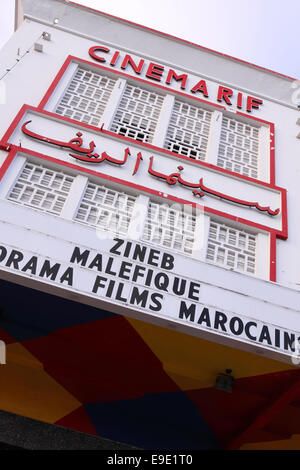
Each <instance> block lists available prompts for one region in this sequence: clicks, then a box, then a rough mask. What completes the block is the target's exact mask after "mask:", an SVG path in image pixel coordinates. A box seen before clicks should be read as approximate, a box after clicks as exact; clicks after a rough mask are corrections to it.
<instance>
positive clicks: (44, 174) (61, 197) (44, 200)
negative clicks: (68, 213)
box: [8, 163, 74, 215]
mask: <svg viewBox="0 0 300 470" xmlns="http://www.w3.org/2000/svg"><path fill="white" fill-rule="evenodd" d="M73 180H74V178H73V177H72V176H69V175H66V174H65V173H63V172H62V171H53V170H50V169H49V168H45V167H44V166H42V165H35V164H33V163H25V165H24V167H23V170H22V171H21V174H20V176H19V178H18V180H17V182H16V183H15V185H14V187H13V189H12V190H11V191H10V193H9V195H8V199H10V200H11V201H14V202H18V203H20V204H23V205H25V206H30V207H34V208H35V209H39V210H41V211H44V212H50V213H52V214H57V215H60V213H61V211H62V208H63V206H64V203H65V201H66V199H67V197H68V194H69V191H70V189H71V185H72V183H73Z"/></svg>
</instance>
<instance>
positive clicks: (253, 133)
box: [217, 116, 259, 178]
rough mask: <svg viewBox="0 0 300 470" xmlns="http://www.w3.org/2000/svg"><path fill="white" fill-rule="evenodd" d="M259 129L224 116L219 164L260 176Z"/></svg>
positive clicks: (238, 171)
mask: <svg viewBox="0 0 300 470" xmlns="http://www.w3.org/2000/svg"><path fill="white" fill-rule="evenodd" d="M258 152H259V129H258V128H257V127H254V126H251V125H249V124H244V123H242V122H239V121H237V120H236V119H229V118H227V117H226V116H223V119H222V128H221V137H220V146H219V153H218V159H217V165H218V166H220V167H221V168H225V169H226V170H230V171H234V172H235V173H240V174H241V175H245V176H250V177H252V178H257V177H258Z"/></svg>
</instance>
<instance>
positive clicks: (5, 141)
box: [0, 105, 288, 282]
mask: <svg viewBox="0 0 300 470" xmlns="http://www.w3.org/2000/svg"><path fill="white" fill-rule="evenodd" d="M27 111H36V112H37V113H38V114H42V115H45V116H49V117H51V118H54V119H55V120H57V121H64V122H68V123H70V124H73V125H74V126H76V127H77V128H78V127H80V128H86V129H89V130H92V131H93V132H95V133H97V134H105V135H108V136H111V137H114V138H115V139H118V140H120V141H124V142H126V143H128V142H129V143H132V144H134V145H135V146H141V147H142V148H143V147H144V148H148V149H153V150H155V151H157V152H161V153H162V152H163V153H166V154H168V155H172V156H174V157H176V158H178V159H183V160H188V161H190V159H189V158H188V157H184V156H182V155H178V154H176V153H173V152H170V151H169V150H166V149H161V148H159V147H155V146H153V145H150V144H146V143H143V142H138V141H136V140H134V139H131V138H128V137H124V136H120V135H119V134H115V133H114V132H110V131H106V130H101V129H99V128H98V127H94V126H90V125H88V124H83V123H81V122H79V121H75V120H73V119H69V118H66V117H64V116H59V115H57V114H54V113H50V112H49V111H44V110H41V109H38V108H34V107H33V106H29V105H24V106H23V107H22V108H21V110H20V111H19V113H18V114H17V116H16V117H15V119H14V120H13V122H12V124H11V125H10V127H9V129H8V130H7V132H6V133H5V135H4V136H3V138H2V140H1V142H0V148H2V149H4V150H7V151H9V156H8V158H7V159H6V161H5V163H4V165H3V166H2V167H1V170H0V179H1V178H2V177H3V175H4V173H5V171H6V170H7V168H8V167H9V165H10V164H11V162H12V161H13V158H14V157H15V155H16V154H17V152H18V151H21V152H23V153H26V154H28V155H31V156H33V157H36V158H41V159H43V160H47V161H50V162H52V163H55V164H59V165H63V166H66V167H69V168H71V169H75V170H77V171H80V172H83V173H87V174H90V175H93V176H96V177H98V178H102V179H104V180H108V181H112V182H114V183H118V184H121V185H124V186H128V187H131V188H132V189H134V190H137V191H143V192H145V193H148V194H152V195H155V196H160V192H159V191H156V190H153V189H151V188H147V187H144V186H141V185H136V184H134V183H130V182H128V181H125V180H122V179H119V178H115V177H112V176H108V175H106V174H103V173H100V172H96V171H94V170H90V169H87V168H83V167H81V166H78V165H75V164H71V163H68V162H64V161H62V160H58V159H56V158H53V157H51V156H49V155H44V154H41V153H38V152H34V151H32V150H30V149H27V148H23V147H19V146H16V145H12V144H10V143H9V138H10V136H11V135H12V133H13V132H14V130H15V128H16V127H17V125H18V123H19V122H20V120H21V119H22V117H23V116H24V114H25V113H26V112H27ZM194 163H195V164H197V165H199V166H204V167H209V168H212V169H213V170H217V171H218V172H220V173H225V174H229V175H232V176H236V173H232V172H230V171H228V170H224V169H222V168H219V167H216V166H214V165H210V164H207V163H205V162H200V161H195V162H194ZM239 176H241V175H239ZM241 179H245V180H247V181H250V182H252V183H255V184H256V185H258V186H264V187H268V188H270V189H274V190H277V191H279V192H280V193H281V200H282V206H281V214H282V230H277V229H272V228H270V227H267V226H264V225H261V224H257V223H254V222H251V221H249V220H246V219H242V218H237V217H236V216H233V215H231V214H228V213H225V212H221V211H217V210H215V209H211V208H209V207H204V211H205V212H206V213H208V214H213V215H217V216H220V217H223V218H226V219H229V220H232V221H234V222H240V223H242V224H244V225H248V226H251V227H254V228H256V229H259V230H263V231H266V232H268V233H270V280H271V281H274V282H275V281H276V238H277V237H278V238H281V239H286V238H287V236H288V232H287V201H286V189H284V188H280V187H278V186H275V185H274V184H271V183H265V182H261V181H258V180H255V179H253V178H248V177H246V176H243V177H241ZM165 199H168V200H170V201H173V202H177V203H180V204H186V202H187V201H186V200H183V199H180V198H177V197H175V196H171V195H168V197H167V198H165ZM189 204H192V206H193V207H198V208H203V205H202V204H198V203H196V202H194V203H190V202H189Z"/></svg>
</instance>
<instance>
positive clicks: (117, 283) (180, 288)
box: [0, 208, 300, 360]
mask: <svg viewBox="0 0 300 470" xmlns="http://www.w3.org/2000/svg"><path fill="white" fill-rule="evenodd" d="M20 210H21V211H22V210H23V208H20ZM10 238H14V234H13V233H12V230H10V231H6V230H4V234H3V237H2V240H5V239H6V240H9V239H10ZM34 238H35V240H37V238H36V236H35V237H34ZM40 243H43V240H42V239H41V240H40ZM60 245H61V246H56V253H55V252H54V250H55V243H53V240H51V241H50V243H48V247H46V249H44V253H46V252H48V255H49V256H46V255H45V254H40V255H37V254H35V253H34V247H33V246H32V248H31V250H30V249H28V246H27V247H26V248H19V249H15V248H13V246H11V245H10V243H3V242H2V244H1V245H0V267H1V271H2V277H3V272H4V273H5V272H12V273H14V274H17V275H18V276H20V275H21V276H25V277H26V278H28V279H31V280H35V281H39V282H41V283H47V285H49V284H50V285H51V284H52V285H58V286H60V287H61V288H63V289H64V290H70V291H72V292H73V293H77V297H78V299H80V300H81V298H84V299H85V300H86V298H90V299H93V300H94V301H93V302H92V304H93V305H97V306H99V307H102V308H105V307H106V306H109V309H110V310H112V311H114V312H115V313H119V314H124V315H128V316H133V317H135V318H139V319H142V320H146V321H147V320H148V321H149V320H150V321H151V322H154V323H158V324H161V325H167V326H170V325H172V327H173V328H175V329H178V330H181V331H184V332H188V333H191V334H193V335H196V336H200V337H203V338H207V339H210V340H213V341H217V342H221V343H224V344H231V345H235V346H236V347H240V348H242V349H249V350H250V351H251V350H253V349H254V350H255V351H256V352H257V350H258V349H260V350H261V353H262V354H266V355H271V357H277V356H280V357H281V358H285V360H288V358H289V357H290V356H291V355H293V354H294V353H295V352H297V344H298V342H299V341H300V334H299V332H298V333H297V332H296V331H291V330H289V329H286V328H283V327H280V326H276V325H274V324H271V323H268V322H264V321H262V320H260V319H254V318H251V317H247V316H246V315H243V314H242V313H234V312H232V311H228V310H227V309H223V308H221V307H218V306H216V305H214V304H212V303H209V302H207V301H206V300H211V299H212V297H211V296H210V295H208V294H209V290H211V287H210V286H209V285H208V284H207V283H206V282H205V280H203V281H200V282H199V280H195V279H193V278H190V277H189V276H187V275H186V276H184V275H183V274H181V273H178V271H180V269H178V268H179V266H180V265H182V263H183V262H184V261H183V260H182V259H180V258H181V257H180V255H178V256H174V255H173V254H170V253H168V252H166V251H162V250H159V249H154V248H152V247H150V246H148V245H146V244H143V243H139V242H134V241H130V240H127V239H124V238H121V237H115V238H114V239H106V240H103V241H102V246H103V248H102V249H101V251H96V250H94V249H88V248H86V247H85V246H80V245H76V244H74V245H73V244H72V246H69V248H68V249H66V248H67V247H66V244H65V243H63V242H60ZM69 245H70V244H69ZM39 246H44V245H42V244H41V245H39ZM62 247H63V249H61V248H62ZM57 253H60V257H59V259H57ZM62 253H64V255H63V256H62ZM62 257H63V258H64V259H61V258H62ZM185 262H186V261H185ZM186 264H188V263H187V262H186ZM202 277H203V276H200V278H202ZM18 282H20V280H19V281H18ZM216 294H217V292H216V291H215V292H214V296H216ZM71 298H72V296H71ZM95 300H96V303H95ZM261 304H262V305H261V306H262V308H263V302H261Z"/></svg>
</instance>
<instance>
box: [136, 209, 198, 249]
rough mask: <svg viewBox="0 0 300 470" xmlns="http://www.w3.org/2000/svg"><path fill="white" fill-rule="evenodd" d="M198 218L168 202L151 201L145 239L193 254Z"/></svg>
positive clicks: (144, 233) (144, 234)
mask: <svg viewBox="0 0 300 470" xmlns="http://www.w3.org/2000/svg"><path fill="white" fill-rule="evenodd" d="M195 223H196V218H195V216H193V215H192V214H187V213H185V212H184V211H183V210H180V209H173V208H170V207H169V206H168V205H166V204H156V203H154V202H150V203H149V206H148V215H147V218H146V222H145V227H144V232H143V236H142V238H143V240H145V241H149V242H151V243H154V244H156V245H160V246H164V247H167V248H170V249H174V250H176V251H180V252H183V253H187V254H192V251H193V243H194V231H195Z"/></svg>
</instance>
